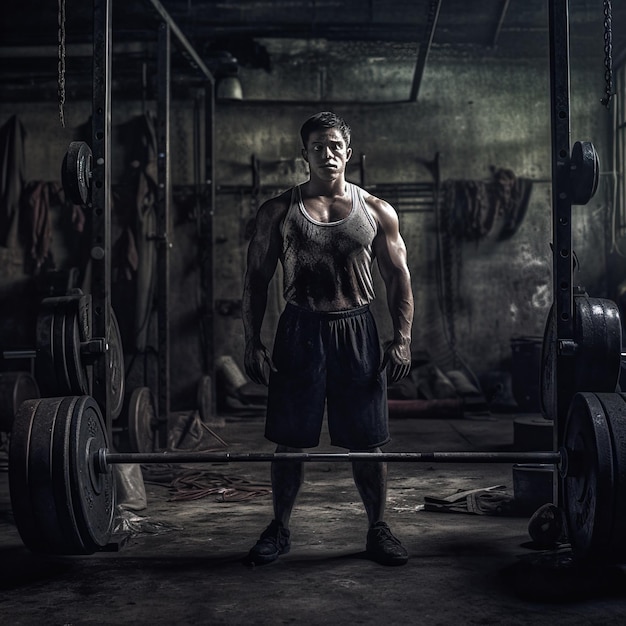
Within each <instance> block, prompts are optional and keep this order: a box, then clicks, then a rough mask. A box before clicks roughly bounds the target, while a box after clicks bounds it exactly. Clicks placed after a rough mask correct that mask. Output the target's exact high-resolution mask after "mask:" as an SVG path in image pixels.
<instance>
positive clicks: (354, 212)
mask: <svg viewBox="0 0 626 626" xmlns="http://www.w3.org/2000/svg"><path fill="white" fill-rule="evenodd" d="M347 185H348V190H349V192H350V195H351V200H352V209H351V210H350V213H349V214H348V215H347V217H345V218H344V219H342V220H339V221H337V222H328V223H326V222H318V221H317V220H314V219H313V218H312V217H311V216H310V215H309V214H308V213H307V211H306V209H305V207H304V203H303V202H302V193H301V190H300V186H299V185H298V186H297V187H294V188H293V190H292V193H291V203H290V206H289V210H288V211H287V214H286V215H285V219H284V221H283V223H282V225H281V233H282V236H283V249H282V258H281V261H282V265H283V270H284V272H283V274H284V277H283V293H284V296H285V300H286V301H287V302H290V303H291V304H295V305H296V306H299V307H302V308H305V309H309V310H313V311H342V310H346V309H353V308H356V307H360V306H363V305H365V304H368V303H370V302H371V301H372V300H373V299H374V297H375V294H374V284H373V280H372V262H373V254H372V242H373V241H374V237H375V236H376V232H377V227H376V223H375V222H374V219H373V218H372V216H371V215H370V213H369V211H368V209H367V206H366V205H365V200H364V193H365V192H364V191H363V190H362V189H361V188H360V187H357V186H356V185H353V184H352V183H347Z"/></svg>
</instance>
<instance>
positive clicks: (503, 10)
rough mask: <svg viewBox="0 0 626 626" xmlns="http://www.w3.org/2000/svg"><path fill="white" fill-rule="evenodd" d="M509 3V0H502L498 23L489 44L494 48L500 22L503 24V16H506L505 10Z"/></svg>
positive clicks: (500, 25) (496, 43)
mask: <svg viewBox="0 0 626 626" xmlns="http://www.w3.org/2000/svg"><path fill="white" fill-rule="evenodd" d="M510 3H511V0H502V9H501V11H500V18H499V19H498V24H497V26H496V30H495V32H494V34H493V39H492V41H491V45H492V46H493V47H494V48H495V47H496V46H497V45H498V39H499V38H500V31H501V30H502V24H504V18H505V17H506V14H507V11H508V10H509V4H510Z"/></svg>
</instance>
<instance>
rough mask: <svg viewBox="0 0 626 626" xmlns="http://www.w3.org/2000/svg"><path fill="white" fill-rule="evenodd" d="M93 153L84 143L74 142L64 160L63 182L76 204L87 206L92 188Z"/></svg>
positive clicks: (64, 187) (66, 191) (70, 197)
mask: <svg viewBox="0 0 626 626" xmlns="http://www.w3.org/2000/svg"><path fill="white" fill-rule="evenodd" d="M91 170H92V152H91V148H90V147H89V146H88V145H87V144H86V143H85V142H84V141H72V142H71V143H70V145H69V148H68V150H67V152H66V154H65V157H64V158H63V164H62V167H61V181H62V183H63V189H64V190H65V194H66V195H67V197H68V198H69V199H70V200H71V201H72V202H73V203H74V204H82V205H85V204H87V201H88V200H89V189H90V187H91Z"/></svg>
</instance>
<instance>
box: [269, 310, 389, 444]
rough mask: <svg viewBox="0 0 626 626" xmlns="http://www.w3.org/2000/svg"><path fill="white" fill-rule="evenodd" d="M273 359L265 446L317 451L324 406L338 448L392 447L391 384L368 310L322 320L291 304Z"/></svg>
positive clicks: (334, 314) (324, 315)
mask: <svg viewBox="0 0 626 626" xmlns="http://www.w3.org/2000/svg"><path fill="white" fill-rule="evenodd" d="M272 359H273V361H274V365H275V366H276V369H277V370H278V371H277V372H272V373H271V374H270V382H269V396H268V406H267V419H266V424H265V436H266V437H267V439H269V440H270V441H273V442H274V443H277V444H282V445H285V446H290V447H293V448H313V447H315V446H317V445H318V444H319V439H320V433H321V430H322V422H323V418H324V405H325V403H326V408H327V414H328V430H329V433H330V439H331V443H332V444H333V445H335V446H341V447H342V448H347V449H349V450H369V449H372V448H376V447H378V446H381V445H383V444H385V443H387V442H388V441H389V415H388V408H387V379H386V373H385V371H384V370H383V371H381V370H380V365H381V349H380V344H379V341H378V331H377V329H376V322H375V321H374V317H373V315H372V313H371V311H370V310H369V307H368V306H364V307H360V308H358V309H353V310H350V311H340V312H332V313H319V312H312V311H307V310H305V309H301V308H299V307H296V306H294V305H292V304H287V306H286V308H285V310H284V311H283V313H282V315H281V317H280V320H279V322H278V328H277V331H276V339H275V342H274V351H273V355H272Z"/></svg>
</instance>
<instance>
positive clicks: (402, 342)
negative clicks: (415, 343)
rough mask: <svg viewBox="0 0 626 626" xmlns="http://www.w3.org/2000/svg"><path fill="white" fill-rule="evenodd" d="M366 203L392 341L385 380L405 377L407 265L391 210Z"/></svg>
mask: <svg viewBox="0 0 626 626" xmlns="http://www.w3.org/2000/svg"><path fill="white" fill-rule="evenodd" d="M368 204H369V205H370V207H371V208H372V211H373V213H374V214H375V215H376V218H377V222H378V234H377V235H376V238H375V239H374V252H375V254H376V257H377V259H378V268H379V269H380V274H381V276H382V278H383V281H384V282H385V287H386V289H387V305H388V306H389V312H390V314H391V320H392V322H393V341H392V342H391V344H390V345H389V346H388V347H387V349H386V350H385V356H384V361H383V362H384V363H385V362H386V363H387V365H388V367H389V381H390V382H392V383H394V382H397V381H398V380H401V379H402V378H404V377H405V376H407V375H408V374H409V372H410V369H411V327H412V325H413V309H414V305H413V292H412V290H411V275H410V273H409V267H408V265H407V254H406V245H405V243H404V240H403V239H402V236H401V234H400V223H399V220H398V214H397V213H396V211H395V209H394V208H393V207H392V206H391V205H390V204H388V203H387V202H385V201H384V200H381V199H379V198H375V197H374V196H370V197H369V198H368Z"/></svg>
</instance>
